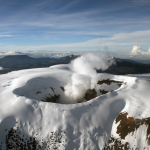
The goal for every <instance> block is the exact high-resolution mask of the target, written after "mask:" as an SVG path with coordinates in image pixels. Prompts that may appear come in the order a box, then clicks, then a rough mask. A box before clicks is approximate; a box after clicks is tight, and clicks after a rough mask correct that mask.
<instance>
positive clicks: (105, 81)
mask: <svg viewBox="0 0 150 150" xmlns="http://www.w3.org/2000/svg"><path fill="white" fill-rule="evenodd" d="M111 83H117V85H118V86H119V87H120V86H121V85H122V84H123V82H121V81H115V80H109V79H106V80H101V81H98V82H97V84H99V85H102V84H107V85H110V84H111Z"/></svg>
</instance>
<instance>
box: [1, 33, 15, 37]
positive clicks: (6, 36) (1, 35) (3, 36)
mask: <svg viewBox="0 0 150 150" xmlns="http://www.w3.org/2000/svg"><path fill="white" fill-rule="evenodd" d="M12 36H13V35H2V34H0V37H12Z"/></svg>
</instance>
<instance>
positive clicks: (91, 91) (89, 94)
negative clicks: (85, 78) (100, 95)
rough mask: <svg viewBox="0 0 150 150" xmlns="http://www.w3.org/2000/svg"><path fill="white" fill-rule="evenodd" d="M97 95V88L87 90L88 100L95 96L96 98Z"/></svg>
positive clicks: (86, 97) (86, 96)
mask: <svg viewBox="0 0 150 150" xmlns="http://www.w3.org/2000/svg"><path fill="white" fill-rule="evenodd" d="M95 97H97V92H96V91H95V89H89V90H87V92H86V93H85V97H84V98H85V99H86V100H87V101H89V100H91V99H93V98H95Z"/></svg>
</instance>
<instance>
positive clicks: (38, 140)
mask: <svg viewBox="0 0 150 150" xmlns="http://www.w3.org/2000/svg"><path fill="white" fill-rule="evenodd" d="M87 63H88V62H86V64H87ZM80 64H81V62H80ZM105 64H106V63H105ZM107 64H108V62H107ZM109 65H110V64H109ZM109 65H108V66H109ZM73 66H74V63H71V64H67V65H56V66H52V67H49V68H38V69H28V70H21V71H13V72H11V73H8V74H3V75H0V149H2V150H5V149H14V150H16V149H19V148H20V149H34V150H35V149H42V150H44V149H59V150H64V149H66V150H92V149H93V150H99V149H100V150H101V149H104V148H105V149H109V148H113V149H117V148H120V149H128V148H133V149H136V148H138V149H140V150H142V149H144V148H146V149H150V146H149V144H150V137H149V135H150V126H149V125H150V119H149V117H150V102H149V101H150V92H149V89H150V82H149V80H150V74H143V75H142V74H141V75H126V76H118V75H111V74H95V71H94V72H91V71H90V72H89V70H84V71H83V68H81V69H80V70H75V69H74V68H76V66H75V67H73ZM79 66H80V65H77V67H79ZM102 67H103V69H106V68H107V67H106V66H105V65H104V66H101V68H102ZM91 68H92V66H91ZM96 68H97V67H96ZM98 83H99V84H98ZM90 89H91V91H89V93H90V92H92V94H91V95H92V96H93V95H94V94H95V93H96V97H94V98H91V99H90V100H87V99H86V96H85V95H86V94H87V95H88V92H87V91H88V90H90ZM92 89H93V90H92ZM86 92H87V93H86ZM93 93H94V94H93ZM91 95H90V96H91ZM90 96H89V97H90Z"/></svg>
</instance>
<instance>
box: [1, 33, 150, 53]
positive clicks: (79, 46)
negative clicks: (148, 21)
mask: <svg viewBox="0 0 150 150" xmlns="http://www.w3.org/2000/svg"><path fill="white" fill-rule="evenodd" d="M149 41H150V30H147V31H136V32H131V33H118V34H114V35H113V36H112V37H106V38H96V39H91V40H87V41H85V42H81V43H68V44H55V45H41V46H14V45H9V46H3V47H0V50H1V51H6V50H7V51H13V50H14V49H15V50H16V51H23V50H26V51H27V50H34V51H35V50H48V51H67V50H69V51H70V50H71V51H88V50H91V51H93V50H96V51H97V50H104V47H105V46H107V47H109V50H110V51H114V50H116V51H117V50H118V51H122V50H124V51H127V52H128V53H129V52H130V48H129V46H130V47H131V46H133V45H141V46H142V45H143V46H149ZM126 46H128V48H127V47H126Z"/></svg>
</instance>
